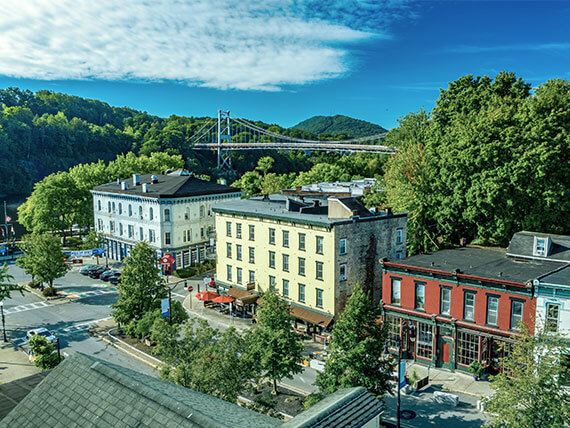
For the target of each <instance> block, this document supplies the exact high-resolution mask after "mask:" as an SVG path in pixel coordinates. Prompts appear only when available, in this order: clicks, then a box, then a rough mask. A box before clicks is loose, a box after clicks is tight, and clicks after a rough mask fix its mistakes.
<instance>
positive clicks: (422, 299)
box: [415, 284, 426, 310]
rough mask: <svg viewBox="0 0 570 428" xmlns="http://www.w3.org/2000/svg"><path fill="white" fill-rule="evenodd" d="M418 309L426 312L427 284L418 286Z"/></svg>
mask: <svg viewBox="0 0 570 428" xmlns="http://www.w3.org/2000/svg"><path fill="white" fill-rule="evenodd" d="M415 308H416V309H420V310H425V308H426V286H425V284H416V306H415Z"/></svg>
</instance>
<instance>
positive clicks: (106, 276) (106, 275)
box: [99, 269, 120, 281]
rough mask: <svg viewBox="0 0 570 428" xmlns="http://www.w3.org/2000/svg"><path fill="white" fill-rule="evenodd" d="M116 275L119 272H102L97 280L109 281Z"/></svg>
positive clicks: (113, 270)
mask: <svg viewBox="0 0 570 428" xmlns="http://www.w3.org/2000/svg"><path fill="white" fill-rule="evenodd" d="M117 273H120V272H119V271H118V270H115V269H111V270H108V271H106V272H103V273H102V274H101V276H100V277H99V279H100V280H102V281H109V280H110V279H111V277H112V276H113V275H115V274H117Z"/></svg>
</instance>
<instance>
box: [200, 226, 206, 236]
mask: <svg viewBox="0 0 570 428" xmlns="http://www.w3.org/2000/svg"><path fill="white" fill-rule="evenodd" d="M204 237H205V235H204V228H203V227H201V228H200V238H202V239H204Z"/></svg>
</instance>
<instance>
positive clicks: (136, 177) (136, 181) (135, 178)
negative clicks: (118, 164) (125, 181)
mask: <svg viewBox="0 0 570 428" xmlns="http://www.w3.org/2000/svg"><path fill="white" fill-rule="evenodd" d="M139 184H141V176H140V175H139V174H133V186H138V185H139Z"/></svg>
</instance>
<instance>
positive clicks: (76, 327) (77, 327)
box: [60, 317, 112, 334]
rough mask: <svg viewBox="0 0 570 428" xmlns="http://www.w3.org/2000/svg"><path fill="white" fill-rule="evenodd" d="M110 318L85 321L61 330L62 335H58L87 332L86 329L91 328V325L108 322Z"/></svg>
mask: <svg viewBox="0 0 570 428" xmlns="http://www.w3.org/2000/svg"><path fill="white" fill-rule="evenodd" d="M111 318H112V317H107V318H101V319H98V320H92V321H85V322H80V323H78V324H74V325H70V326H69V327H66V328H64V329H62V330H61V332H62V333H60V334H65V333H75V332H78V331H83V330H87V329H89V327H91V325H93V324H97V323H98V322H103V321H109V320H110V319H111Z"/></svg>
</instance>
